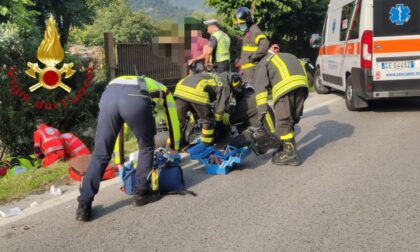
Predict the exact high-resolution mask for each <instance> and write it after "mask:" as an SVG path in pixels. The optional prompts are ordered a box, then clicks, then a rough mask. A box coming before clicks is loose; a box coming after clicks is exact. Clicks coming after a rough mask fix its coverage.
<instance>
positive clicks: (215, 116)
mask: <svg viewBox="0 0 420 252" xmlns="http://www.w3.org/2000/svg"><path fill="white" fill-rule="evenodd" d="M214 119H215V120H216V122H220V121H222V120H223V115H219V114H214Z"/></svg>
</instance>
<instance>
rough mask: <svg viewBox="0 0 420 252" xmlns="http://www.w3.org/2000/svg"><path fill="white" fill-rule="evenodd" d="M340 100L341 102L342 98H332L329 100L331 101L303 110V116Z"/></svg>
mask: <svg viewBox="0 0 420 252" xmlns="http://www.w3.org/2000/svg"><path fill="white" fill-rule="evenodd" d="M341 100H343V98H341V97H335V98H333V99H331V100H328V101H325V102H322V103H320V104H317V105H315V106H312V107H310V108H308V109H304V110H303V114H305V113H309V112H312V111H314V110H317V109H319V108H321V107H324V106H327V105H330V104H332V103H334V102H338V101H341Z"/></svg>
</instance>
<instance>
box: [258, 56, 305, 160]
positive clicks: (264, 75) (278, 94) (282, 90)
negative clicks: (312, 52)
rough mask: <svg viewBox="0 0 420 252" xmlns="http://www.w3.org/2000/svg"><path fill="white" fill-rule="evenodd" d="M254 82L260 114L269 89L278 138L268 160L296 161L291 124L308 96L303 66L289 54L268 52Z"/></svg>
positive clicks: (301, 110) (264, 109)
mask: <svg viewBox="0 0 420 252" xmlns="http://www.w3.org/2000/svg"><path fill="white" fill-rule="evenodd" d="M256 83H257V84H256V85H255V89H256V92H257V96H256V99H257V107H258V112H259V115H260V117H262V116H264V115H265V113H266V112H267V108H268V92H269V90H271V93H272V99H273V103H274V111H275V120H276V127H277V132H278V133H279V134H280V142H281V146H279V149H278V150H277V152H275V153H274V155H273V158H272V162H273V163H274V164H278V165H299V158H298V153H297V150H296V142H295V133H294V127H295V125H296V124H297V123H299V120H300V117H301V116H302V112H303V105H304V102H305V99H306V98H307V96H308V78H307V75H306V71H305V67H304V66H303V64H302V62H301V61H300V60H299V59H298V58H296V56H294V55H292V54H289V53H278V54H268V55H267V56H266V57H265V58H263V59H262V60H261V62H260V63H259V64H258V66H257V71H256Z"/></svg>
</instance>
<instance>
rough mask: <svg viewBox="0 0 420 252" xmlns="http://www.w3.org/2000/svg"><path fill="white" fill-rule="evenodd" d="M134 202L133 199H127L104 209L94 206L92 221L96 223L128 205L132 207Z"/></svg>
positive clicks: (101, 206) (100, 206)
mask: <svg viewBox="0 0 420 252" xmlns="http://www.w3.org/2000/svg"><path fill="white" fill-rule="evenodd" d="M132 204H133V200H132V198H131V197H130V198H127V199H125V200H121V201H117V202H115V203H114V204H112V205H110V206H107V207H104V206H103V205H96V206H95V205H94V206H93V207H92V218H91V221H95V220H96V219H99V218H101V217H103V216H105V215H107V214H110V213H112V212H115V211H117V210H118V209H120V208H123V207H125V206H128V205H132Z"/></svg>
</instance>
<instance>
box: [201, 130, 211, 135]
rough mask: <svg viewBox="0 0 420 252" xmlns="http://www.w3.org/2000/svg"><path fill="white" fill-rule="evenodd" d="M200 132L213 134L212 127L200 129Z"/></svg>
mask: <svg viewBox="0 0 420 252" xmlns="http://www.w3.org/2000/svg"><path fill="white" fill-rule="evenodd" d="M201 133H202V134H203V135H213V134H214V129H202V130H201Z"/></svg>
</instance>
